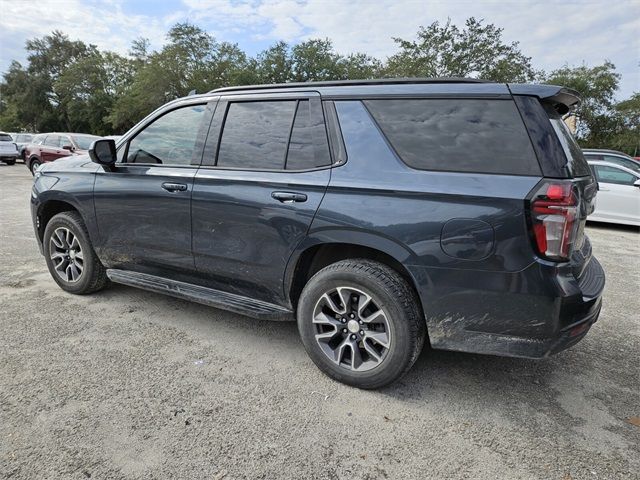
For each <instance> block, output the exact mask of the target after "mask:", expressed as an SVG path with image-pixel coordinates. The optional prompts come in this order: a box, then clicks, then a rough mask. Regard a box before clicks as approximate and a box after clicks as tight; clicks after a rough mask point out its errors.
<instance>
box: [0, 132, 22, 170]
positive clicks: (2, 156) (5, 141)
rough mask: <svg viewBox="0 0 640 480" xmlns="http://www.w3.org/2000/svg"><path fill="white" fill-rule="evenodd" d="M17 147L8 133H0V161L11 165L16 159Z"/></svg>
mask: <svg viewBox="0 0 640 480" xmlns="http://www.w3.org/2000/svg"><path fill="white" fill-rule="evenodd" d="M18 156H19V153H18V147H17V146H16V144H15V143H14V141H13V138H12V137H11V135H9V134H8V133H4V132H0V161H2V162H4V163H6V164H7V165H13V164H14V163H16V159H17V158H18Z"/></svg>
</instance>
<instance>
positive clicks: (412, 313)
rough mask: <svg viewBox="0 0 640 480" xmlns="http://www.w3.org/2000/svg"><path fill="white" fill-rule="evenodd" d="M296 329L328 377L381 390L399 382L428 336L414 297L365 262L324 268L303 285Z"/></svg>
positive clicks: (386, 271) (388, 272) (388, 273)
mask: <svg viewBox="0 0 640 480" xmlns="http://www.w3.org/2000/svg"><path fill="white" fill-rule="evenodd" d="M297 317H298V329H299V331H300V336H301V338H302V342H303V344H304V346H305V349H306V351H307V353H308V354H309V356H310V357H311V359H312V360H313V362H314V363H315V364H316V365H317V366H318V368H320V370H322V371H323V372H324V373H326V374H327V375H328V376H330V377H331V378H334V379H335V380H338V381H340V382H342V383H346V384H348V385H352V386H355V387H358V388H379V387H382V386H385V385H388V384H390V383H392V382H394V381H396V380H398V379H399V378H400V377H402V376H403V375H404V374H405V373H406V372H407V371H408V370H409V369H410V368H411V366H412V365H413V363H414V362H415V361H416V359H417V358H418V356H419V354H420V352H421V350H422V346H423V344H424V339H425V336H426V326H425V321H424V319H423V318H422V315H421V310H420V307H419V304H418V299H417V298H416V295H415V293H414V292H413V290H412V289H411V287H410V286H409V284H408V283H407V282H406V280H404V279H403V278H402V277H401V276H400V275H399V274H398V273H397V272H396V271H395V270H393V269H391V268H389V267H387V266H386V265H383V264H381V263H378V262H373V261H370V260H365V259H354V260H344V261H341V262H337V263H334V264H332V265H329V266H328V267H325V268H324V269H322V270H320V271H319V272H318V273H316V274H315V275H314V276H313V277H312V278H311V280H309V282H308V283H307V285H306V286H305V288H304V289H303V291H302V294H301V296H300V302H299V304H298V312H297Z"/></svg>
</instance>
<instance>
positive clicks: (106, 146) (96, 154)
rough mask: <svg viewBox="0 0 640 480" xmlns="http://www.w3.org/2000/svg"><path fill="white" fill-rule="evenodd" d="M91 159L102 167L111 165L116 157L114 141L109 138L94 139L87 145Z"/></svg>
mask: <svg viewBox="0 0 640 480" xmlns="http://www.w3.org/2000/svg"><path fill="white" fill-rule="evenodd" d="M89 157H90V158H91V161H92V162H94V163H97V164H98V165H102V166H104V167H112V166H113V165H114V164H115V163H116V160H117V159H118V157H117V156H116V142H114V141H113V140H111V139H107V138H105V139H101V140H96V141H94V142H93V143H92V144H91V147H89Z"/></svg>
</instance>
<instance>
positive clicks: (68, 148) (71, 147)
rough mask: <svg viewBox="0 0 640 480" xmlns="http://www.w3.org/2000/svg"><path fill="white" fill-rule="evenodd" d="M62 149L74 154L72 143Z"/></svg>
mask: <svg viewBox="0 0 640 480" xmlns="http://www.w3.org/2000/svg"><path fill="white" fill-rule="evenodd" d="M62 149H63V150H69V151H70V152H73V145H71V144H70V143H67V144H66V145H62Z"/></svg>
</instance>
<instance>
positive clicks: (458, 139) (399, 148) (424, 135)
mask: <svg viewBox="0 0 640 480" xmlns="http://www.w3.org/2000/svg"><path fill="white" fill-rule="evenodd" d="M365 104H366V106H367V108H368V109H369V111H370V112H371V114H372V115H373V117H374V118H375V120H376V122H377V123H378V125H379V126H380V128H381V129H382V131H383V132H384V134H385V135H386V137H387V139H388V140H389V142H390V143H391V145H393V147H394V148H395V150H396V152H397V153H398V155H399V156H400V157H401V158H402V160H403V161H404V162H405V163H407V164H408V165H409V166H411V167H413V168H417V169H421V170H445V171H457V172H479V173H502V174H516V175H539V174H540V167H539V165H538V162H537V159H536V157H535V154H534V152H533V147H532V146H531V142H530V140H529V137H528V135H527V132H526V130H525V127H524V125H523V123H522V120H521V118H520V115H519V114H518V111H517V109H516V106H515V104H514V103H513V102H512V101H509V100H484V99H456V100H451V99H449V100H446V99H398V100H368V101H366V102H365Z"/></svg>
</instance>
